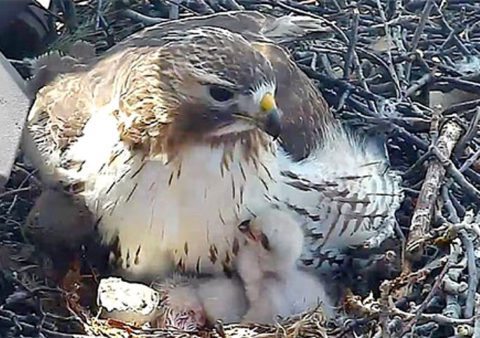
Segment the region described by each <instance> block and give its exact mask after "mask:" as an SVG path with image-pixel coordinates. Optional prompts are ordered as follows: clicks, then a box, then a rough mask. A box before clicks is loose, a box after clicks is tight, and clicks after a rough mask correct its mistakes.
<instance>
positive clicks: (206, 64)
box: [158, 27, 281, 141]
mask: <svg viewBox="0 0 480 338" xmlns="http://www.w3.org/2000/svg"><path fill="white" fill-rule="evenodd" d="M163 39H164V40H165V45H164V46H163V47H162V48H161V50H160V54H159V55H158V60H159V66H160V70H159V71H160V86H161V87H162V88H161V89H162V91H161V92H162V102H163V105H164V108H165V111H166V113H167V114H168V115H169V117H170V118H169V121H171V126H170V127H171V128H172V129H173V130H174V131H175V134H176V135H183V137H186V138H190V139H195V140H198V139H203V140H207V141H208V140H212V139H218V138H223V137H230V136H234V135H242V134H244V133H248V132H250V131H252V130H255V129H257V130H258V129H260V130H263V131H264V132H266V133H267V134H269V135H271V136H273V137H274V138H276V137H278V136H279V134H280V131H281V123H280V112H279V110H278V108H277V106H276V103H275V89H276V83H275V76H274V71H273V69H272V65H271V64H270V62H269V61H268V60H267V59H266V58H265V57H264V56H263V55H262V54H261V53H260V52H258V51H257V50H255V49H254V48H253V46H252V45H251V44H250V43H249V42H248V41H247V40H245V39H244V38H243V37H242V36H240V35H238V34H234V33H231V32H229V31H226V30H224V29H220V28H214V27H200V28H195V29H191V30H185V31H172V32H170V33H168V35H166V36H165V37H163Z"/></svg>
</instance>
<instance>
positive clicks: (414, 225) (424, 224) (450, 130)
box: [406, 120, 463, 260]
mask: <svg viewBox="0 0 480 338" xmlns="http://www.w3.org/2000/svg"><path fill="white" fill-rule="evenodd" d="M462 130H463V129H462V127H461V126H459V125H458V123H456V122H455V121H453V120H452V121H449V122H447V123H446V124H445V126H444V127H443V129H442V132H441V134H440V137H439V138H438V140H437V142H436V144H435V147H436V148H437V149H438V151H439V153H440V154H442V156H444V157H446V158H449V157H450V155H451V153H452V150H453V148H454V147H455V144H456V143H457V141H458V139H459V138H460V136H461V133H462ZM445 172H446V169H445V167H444V166H443V165H442V163H441V162H440V160H438V159H432V161H431V162H430V165H429V168H428V171H427V174H426V176H425V181H424V182H423V185H422V189H421V191H420V196H419V197H418V201H417V204H416V206H415V211H414V213H413V217H412V222H411V224H410V234H409V236H408V240H407V246H406V252H407V255H408V256H409V259H411V260H416V259H418V258H419V256H420V255H421V254H422V253H423V247H424V243H425V238H427V237H429V231H430V222H431V218H432V216H433V212H434V206H435V201H436V200H437V197H438V193H439V191H440V187H441V185H442V183H443V179H444V177H445Z"/></svg>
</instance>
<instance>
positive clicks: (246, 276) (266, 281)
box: [237, 209, 333, 324]
mask: <svg viewBox="0 0 480 338" xmlns="http://www.w3.org/2000/svg"><path fill="white" fill-rule="evenodd" d="M239 229H240V231H241V232H242V233H243V234H244V236H245V238H246V242H247V243H246V245H245V246H243V247H242V248H241V250H240V252H239V256H238V257H237V270H238V273H239V275H240V277H241V279H242V280H243V282H244V287H245V290H246V295H247V298H248V301H249V310H248V312H247V313H246V315H245V316H244V318H243V320H244V321H247V322H255V323H265V324H270V323H273V322H274V320H275V317H276V316H277V315H280V316H292V315H296V314H300V313H302V312H304V311H307V310H310V309H313V308H315V307H316V306H318V305H320V306H321V307H322V309H323V312H324V315H325V316H326V317H327V318H331V317H333V306H332V305H331V300H330V299H329V297H328V296H327V293H326V292H325V288H324V286H323V285H322V284H321V282H320V281H319V280H318V279H317V278H316V276H314V275H312V274H309V273H307V272H306V271H303V270H301V269H300V268H299V267H297V260H298V258H299V257H300V254H301V252H302V247H303V232H302V230H301V228H300V225H299V224H298V223H297V222H296V221H295V220H294V219H293V218H292V217H291V216H290V215H289V214H287V213H285V212H282V211H280V210H274V209H272V210H269V211H267V212H264V213H262V214H261V215H259V216H257V217H255V218H254V219H252V220H250V221H245V222H243V223H242V224H241V225H240V226H239Z"/></svg>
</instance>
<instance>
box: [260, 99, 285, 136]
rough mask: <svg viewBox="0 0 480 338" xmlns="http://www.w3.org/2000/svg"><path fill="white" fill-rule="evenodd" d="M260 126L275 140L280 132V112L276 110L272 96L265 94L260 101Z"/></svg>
mask: <svg viewBox="0 0 480 338" xmlns="http://www.w3.org/2000/svg"><path fill="white" fill-rule="evenodd" d="M260 110H261V112H260V116H261V117H260V121H259V122H260V125H259V127H260V128H261V129H263V130H264V131H265V132H266V133H267V134H268V135H270V136H272V137H273V138H274V139H277V138H278V137H279V136H280V133H281V132H282V121H281V115H280V111H279V110H278V108H277V105H276V103H275V99H274V97H273V94H271V93H267V94H265V95H264V96H263V98H262V100H261V101H260Z"/></svg>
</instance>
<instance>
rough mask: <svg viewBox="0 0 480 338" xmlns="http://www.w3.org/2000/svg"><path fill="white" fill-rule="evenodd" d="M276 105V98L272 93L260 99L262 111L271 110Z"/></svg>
mask: <svg viewBox="0 0 480 338" xmlns="http://www.w3.org/2000/svg"><path fill="white" fill-rule="evenodd" d="M275 106H276V105H275V99H274V98H273V95H272V93H267V94H265V95H264V96H263V98H262V101H260V108H262V111H270V110H272V109H274V108H275Z"/></svg>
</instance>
